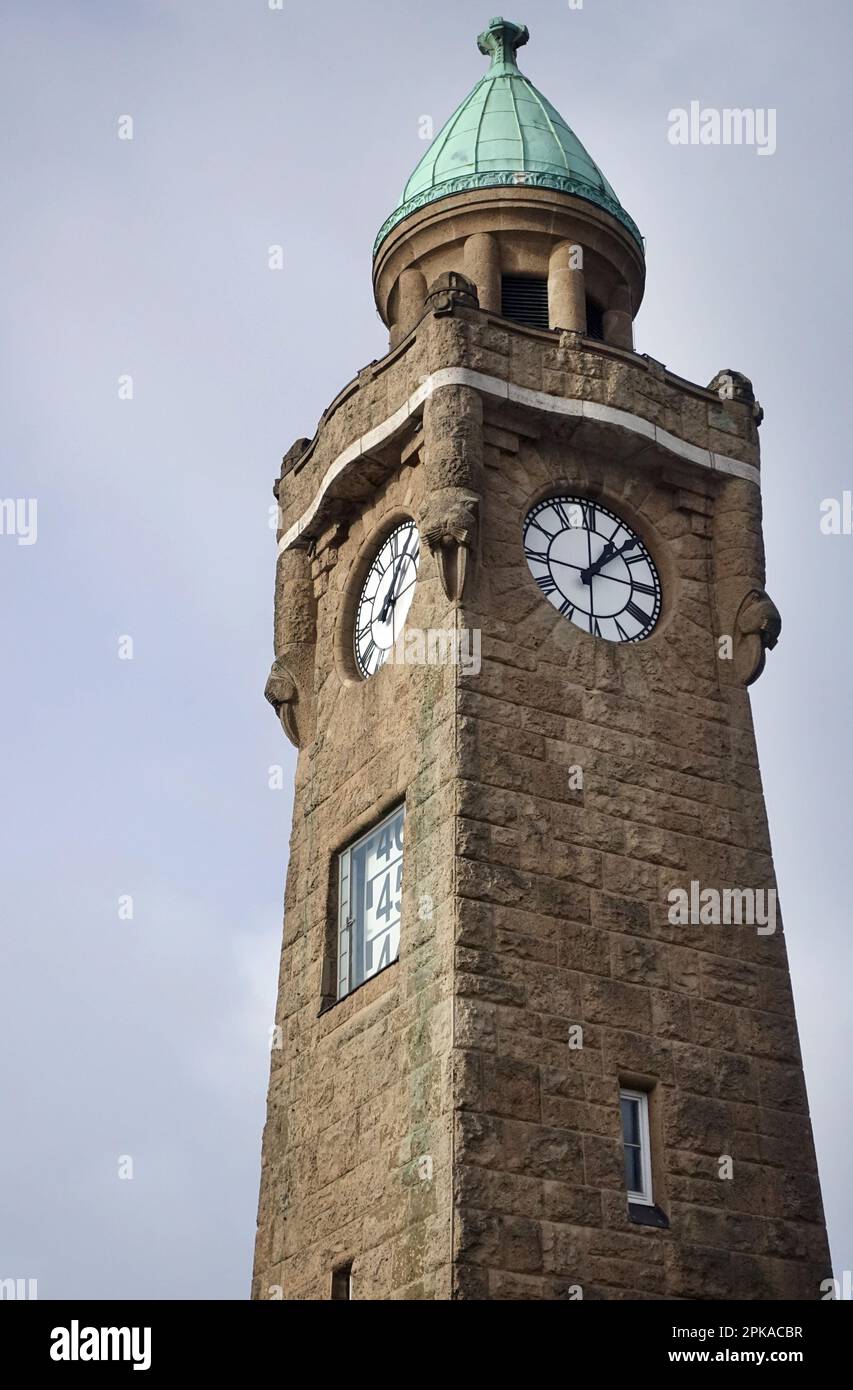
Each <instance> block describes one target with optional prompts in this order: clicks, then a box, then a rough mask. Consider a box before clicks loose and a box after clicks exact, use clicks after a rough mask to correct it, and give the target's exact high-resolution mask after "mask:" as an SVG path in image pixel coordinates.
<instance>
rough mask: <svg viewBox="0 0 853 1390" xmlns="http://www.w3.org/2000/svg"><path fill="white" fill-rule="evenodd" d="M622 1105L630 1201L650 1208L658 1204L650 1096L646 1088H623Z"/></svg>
mask: <svg viewBox="0 0 853 1390" xmlns="http://www.w3.org/2000/svg"><path fill="white" fill-rule="evenodd" d="M619 1104H620V1107H621V1110H622V1139H623V1142H624V1146H625V1186H626V1188H627V1190H628V1201H629V1202H638V1203H641V1204H642V1205H643V1206H648V1207H650V1206H653V1205H654V1197H653V1196H652V1153H651V1144H650V1141H649V1097H648V1095H647V1094H646V1092H645V1091H620V1092H619Z"/></svg>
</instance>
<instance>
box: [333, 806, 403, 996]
mask: <svg viewBox="0 0 853 1390" xmlns="http://www.w3.org/2000/svg"><path fill="white" fill-rule="evenodd" d="M398 816H399V817H400V818H401V828H402V830H403V850H401V860H402V856H403V854H404V852H405V824H406V803H405V801H401V802H399V803H398V804H397V805H396V806H393V807H392V808H391V810H390V811H387V812H386V813H385V815H383V816H381V817H380V818H379V820H377V821H375V822H374V823H373V824H372V825H371V826H369V827H368V828H367V830H364V831H363V832H362V833H361V834H360V835H358V836H357V837H356V838H355V839H354V840H351V841H350V843H349V844H348V845H345V846H344V848H343V849H341V850H339V851H338V853H337V855H336V856H335V865H336V870H337V893H336V899H337V911H336V918H335V976H334V988H335V995H334V1002H335V1003H339V1002H340V1001H341V1000H342V999H346V998H348V997H349V995H351V994H353V993H354V992H355V990H357V989H360V988H361V986H362V985H365V984H367V982H368V980H373V979H375V977H376V976H377V975H379V974H381V973H382V971H383V970H387V969H388V967H389V966H391V965H393V964H394V963H395V962H396V961H398V960H399V959H400V934H399V933H400V925H401V924H402V867H401V912H400V919H399V923H398V930H397V952H396V955H394V956H392V957H391V959H390V960H388V961H386V962H385V964H384V965H381V966H379V968H378V969H377V970H374V971H372V973H371V974H370V975H365V976H364V978H363V979H360V980H356V981H355V982H353V973H354V971H353V966H354V959H353V949H354V947H355V945H356V943H357V941H358V939H359V933H358V924H357V922H356V921H355V919H354V918H353V917H351V916H350V909H351V901H350V894H351V890H352V883H353V873H352V856H353V853H354V852H355V851H356V850H357V849H358V848H359V847H360V846H361V845H362V844H364V842H365V840H369V839H371V838H372V837H373V836H374V835H376V834H378V833H379V831H381V830H382V828H383V826H385V825H390V824H391V823H392V822H393V821H394V820H396V818H397V817H398ZM391 867H393V865H392V866H391Z"/></svg>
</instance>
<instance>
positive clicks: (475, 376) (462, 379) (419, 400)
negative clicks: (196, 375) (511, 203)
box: [278, 367, 761, 554]
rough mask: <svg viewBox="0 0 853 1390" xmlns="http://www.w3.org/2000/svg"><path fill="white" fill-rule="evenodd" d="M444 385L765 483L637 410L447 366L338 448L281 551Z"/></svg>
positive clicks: (753, 471)
mask: <svg viewBox="0 0 853 1390" xmlns="http://www.w3.org/2000/svg"><path fill="white" fill-rule="evenodd" d="M444 386H472V387H474V389H475V390H477V391H483V392H485V393H486V395H489V396H498V397H499V398H500V399H501V400H505V401H513V402H514V403H515V404H517V405H526V406H530V407H531V408H532V409H533V410H547V411H549V412H550V413H551V414H552V415H576V416H581V417H582V418H586V419H588V420H598V421H601V423H602V424H608V425H618V426H619V427H620V428H621V429H623V430H627V431H628V433H629V434H636V435H639V436H640V437H641V438H642V439H648V440H650V441H651V442H652V443H655V444H659V445H660V447H661V448H662V449H666V451H667V453H670V454H674V455H675V457H676V458H681V459H687V461H688V462H689V463H697V464H699V465H700V466H701V467H702V468H711V469H713V470H714V471H715V472H717V473H729V474H731V475H732V476H733V477H735V478H746V480H747V481H748V482H751V483H755V486H756V487H760V486H761V474H760V473H759V471H758V469H757V468H756V467H755V466H754V465H753V464H751V463H741V461H740V460H739V459H730V458H727V457H726V455H725V454H714V453H712V452H711V451H710V450H709V449H699V448H697V447H696V445H695V444H688V443H687V441H686V440H684V439H679V438H678V437H677V435H674V434H670V433H669V431H668V430H662V429H661V428H660V426H658V425H653V424H651V423H650V422H649V421H648V420H644V419H643V418H642V417H641V416H639V415H632V414H631V413H630V412H629V411H627V410H614V408H613V407H612V406H609V405H599V404H598V403H597V402H596V401H579V400H573V399H570V398H567V397H565V396H549V395H547V394H546V393H545V392H544V391H530V390H528V389H527V387H525V386H514V385H513V383H512V382H511V381H501V379H500V377H496V376H486V375H485V373H484V372H473V371H471V370H470V368H468V367H443V368H442V370H441V371H439V372H433V373H432V374H431V376H428V377H426V378H425V379H424V381H423V382H422V384H421V385H420V386H419V387H418V389H417V391H414V392H413V393H412V395H411V396H410V397H409V399H408V400H407V401H406V402H405V404H404V405H401V406H400V409H399V410H395V411H394V414H393V415H389V417H388V419H387V420H384V421H383V422H382V424H381V425H377V426H376V428H375V429H372V430H369V431H368V433H367V434H363V435H362V436H361V438H360V439H356V440H355V442H354V443H353V444H350V445H349V447H348V448H346V449H344V451H343V453H342V454H338V457H337V458H336V459H335V461H334V463H332V464H331V465H330V466H329V468H328V469H327V470H326V473H325V475H324V477H323V481H322V482H321V484H320V487H319V489H318V491H317V495H316V496H315V498H314V500H313V502H312V503H311V505H310V506H309V507H308V508H307V509H306V511H304V512H303V513H302V516H301V517H300V518H299V520H298V521H295V522H294V523H293V525H292V526H291V527H290V530H289V531H285V533H284V535H283V536H282V538H281V540H280V541H279V543H278V550H279V554H281V553H282V551H285V550H290V548H291V546H293V545H295V544H296V542H297V541H298V539H299V537H300V536H301V535H302V532H303V531H304V530H305V529H306V528H307V527H308V526H310V524H311V522H312V521H313V520H314V517H315V516H316V515H317V512H318V511H319V509H320V504H321V502H322V501H323V498H324V497H325V496H326V493H327V492H328V491H329V488H330V487H331V486H332V483H333V482H334V481H335V479H336V478H338V477H340V475H341V473H343V472H344V471H345V469H347V468H348V467H349V465H350V464H351V463H353V462H354V461H355V460H356V459H357V458H361V456H362V455H363V454H367V453H369V452H370V450H371V449H375V448H376V447H377V445H379V444H384V443H385V442H386V440H388V439H390V438H391V436H392V435H394V434H397V433H398V431H399V430H401V429H402V428H403V426H404V425H405V424H406V421H407V420H409V419H410V418H411V417H412V415H413V414H414V413H415V411H416V410H418V409H419V407H420V406H422V405H423V403H424V401H425V400H428V398H429V397H430V396H432V395H433V394H434V393H435V392H436V391H440V390H441V389H442V387H444Z"/></svg>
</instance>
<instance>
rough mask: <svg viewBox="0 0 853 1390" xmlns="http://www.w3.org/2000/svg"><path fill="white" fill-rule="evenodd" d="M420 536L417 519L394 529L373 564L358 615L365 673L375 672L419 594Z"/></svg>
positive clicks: (358, 647) (357, 645) (358, 656)
mask: <svg viewBox="0 0 853 1390" xmlns="http://www.w3.org/2000/svg"><path fill="white" fill-rule="evenodd" d="M419 552H420V538H419V536H418V528H417V526H416V525H415V523H414V522H413V521H406V522H404V523H403V525H402V526H398V527H397V528H396V529H395V530H394V531H392V532H391V534H390V536H389V537H388V539H387V540H386V541H385V542H384V543H383V545H382V547H381V549H380V551H379V553H378V555H377V556H376V559H375V560H374V561H373V564H372V565H371V566H370V569H369V570H368V572H367V577H366V578H365V581H364V584H363V585H362V589H361V594H360V596H359V600H358V608H357V610H356V615H355V632H354V634H353V645H354V649H355V660H356V665H357V666H358V669H359V671H360V672H361V674H362V676H365V677H367V676H372V675H374V674H375V672H376V671H378V670H379V667H380V666H381V665H382V663H383V662H384V661H387V659H388V656H389V653H390V652H391V649H392V648H393V646H394V643H395V642H396V641H397V638H398V637H399V636H400V633H401V632H402V631H403V625H404V623H405V621H406V614H407V613H408V611H409V608H410V606H411V602H412V599H413V598H414V596H415V582H416V580H417V577H418V555H419Z"/></svg>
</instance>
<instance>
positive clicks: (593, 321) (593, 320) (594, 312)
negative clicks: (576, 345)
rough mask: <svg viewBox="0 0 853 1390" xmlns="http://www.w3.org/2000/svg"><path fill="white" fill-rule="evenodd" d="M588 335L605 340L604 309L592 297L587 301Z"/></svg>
mask: <svg viewBox="0 0 853 1390" xmlns="http://www.w3.org/2000/svg"><path fill="white" fill-rule="evenodd" d="M586 336H587V337H588V338H597V339H598V341H599V342H600V343H603V342H604V310H603V309H601V308H600V307H599V305H598V304H596V303H595V302H594V300H592V299H588V300H587V301H586Z"/></svg>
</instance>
